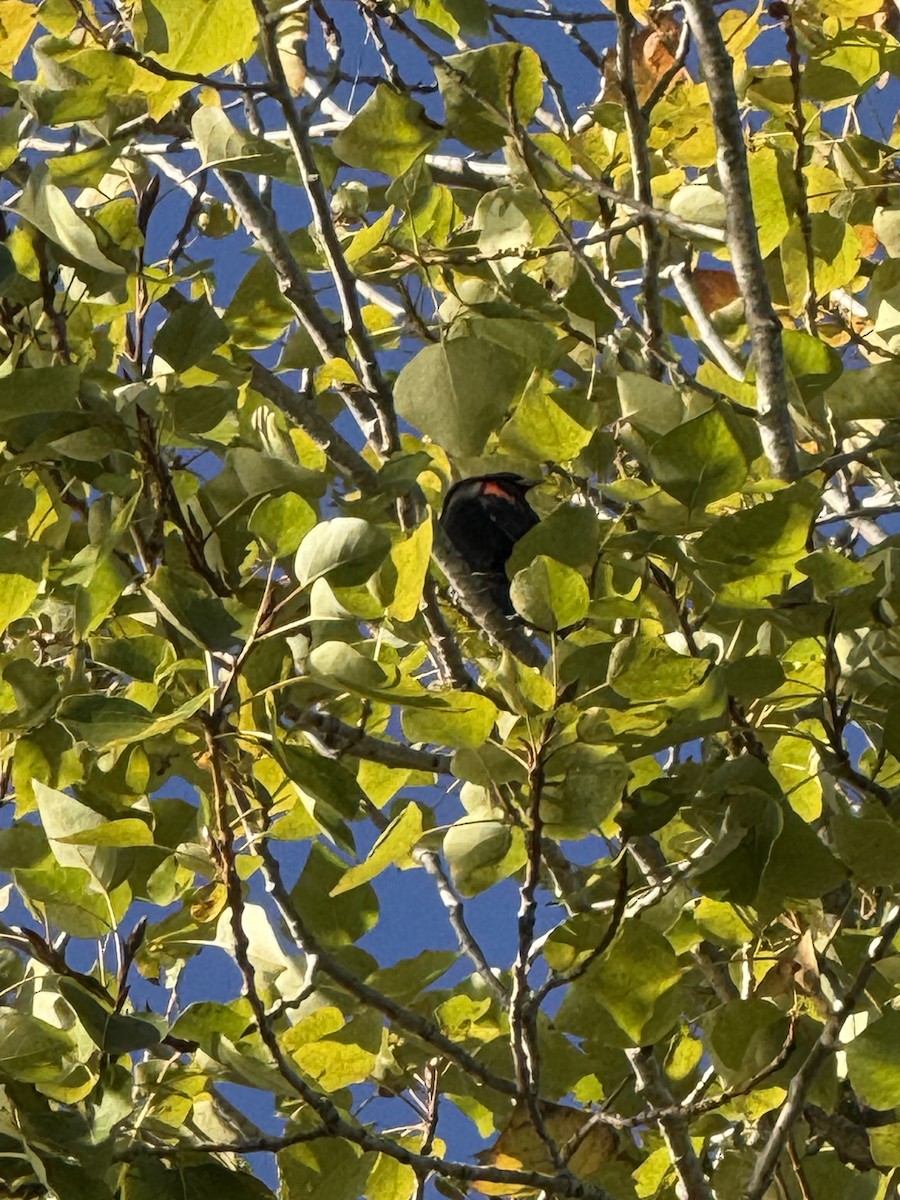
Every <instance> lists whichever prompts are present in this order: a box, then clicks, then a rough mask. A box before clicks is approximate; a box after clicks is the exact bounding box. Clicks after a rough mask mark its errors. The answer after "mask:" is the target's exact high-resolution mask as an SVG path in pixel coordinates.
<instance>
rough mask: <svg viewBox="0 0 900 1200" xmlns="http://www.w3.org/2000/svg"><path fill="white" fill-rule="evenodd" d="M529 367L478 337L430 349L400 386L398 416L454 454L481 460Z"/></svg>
mask: <svg viewBox="0 0 900 1200" xmlns="http://www.w3.org/2000/svg"><path fill="white" fill-rule="evenodd" d="M523 374H524V363H523V361H522V360H521V359H520V358H519V357H517V356H516V355H514V354H511V353H509V351H504V350H502V349H501V348H500V347H499V346H497V345H495V344H493V343H491V342H488V341H486V340H484V339H483V338H478V337H458V338H452V339H451V340H450V341H448V342H442V343H440V344H439V345H435V346H426V347H425V348H424V349H423V350H420V351H419V353H418V354H417V355H416V356H415V358H413V359H412V361H411V362H409V363H407V364H406V366H405V367H404V368H403V370H402V371H401V372H400V374H399V376H398V378H397V382H396V384H395V386H394V403H395V405H396V408H397V413H398V415H399V416H401V417H402V418H403V419H404V420H405V421H408V422H409V423H410V424H411V425H414V426H415V427H416V428H417V429H419V430H421V431H422V433H424V434H427V435H428V436H429V437H430V438H431V439H432V440H433V441H435V442H437V443H438V445H440V446H443V447H444V449H446V450H447V451H448V453H450V454H479V453H480V452H481V451H482V450H483V449H484V444H485V442H486V441H487V438H488V435H489V434H490V433H491V432H492V431H493V430H494V429H496V428H497V427H498V425H499V424H500V421H501V420H502V418H503V416H504V414H505V413H506V411H507V409H508V408H509V407H510V406H511V404H512V402H513V400H514V399H515V398H516V396H517V395H518V393H519V390H520V385H521V382H522V379H523Z"/></svg>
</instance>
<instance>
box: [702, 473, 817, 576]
mask: <svg viewBox="0 0 900 1200" xmlns="http://www.w3.org/2000/svg"><path fill="white" fill-rule="evenodd" d="M818 508H819V488H818V486H817V485H816V484H815V483H813V482H811V481H810V480H805V481H803V482H802V483H796V484H794V485H793V486H791V487H789V488H785V489H784V490H783V491H780V492H777V493H776V494H775V495H774V496H773V497H772V499H771V500H767V501H764V502H763V503H762V504H756V505H754V507H753V508H749V509H742V510H741V511H739V512H735V513H730V514H728V515H727V516H724V517H720V518H719V520H718V521H716V523H715V525H713V526H712V528H711V529H709V530H707V531H706V533H704V534H703V535H702V536H701V537H700V539H699V540H698V541H697V543H696V547H695V553H696V555H697V558H698V559H699V560H700V561H704V560H706V561H714V562H717V563H723V564H726V565H727V567H728V569H729V574H730V575H731V576H732V577H734V578H744V577H745V576H747V575H753V574H757V573H759V572H761V571H764V570H773V569H776V568H779V567H782V566H783V567H784V568H785V569H792V568H793V566H794V564H795V563H796V561H797V558H798V557H799V556H800V554H801V553H802V552H803V551H804V550H805V548H806V540H807V536H808V534H809V529H810V525H811V524H812V521H813V518H814V517H815V516H816V514H817V512H818Z"/></svg>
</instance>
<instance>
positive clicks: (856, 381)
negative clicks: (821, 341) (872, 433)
mask: <svg viewBox="0 0 900 1200" xmlns="http://www.w3.org/2000/svg"><path fill="white" fill-rule="evenodd" d="M898 388H900V363H896V362H886V363H878V364H877V365H876V366H874V367H862V368H860V369H859V370H858V371H845V372H844V374H843V375H842V376H841V377H840V379H839V380H838V381H837V382H836V383H834V384H832V386H831V387H830V388H829V389H828V393H827V395H826V397H825V398H826V400H827V402H828V407H829V408H830V409H831V411H832V413H833V415H834V418H835V420H837V421H840V422H846V421H859V420H872V419H880V420H891V419H892V418H893V417H894V416H895V415H896V404H897V389H898Z"/></svg>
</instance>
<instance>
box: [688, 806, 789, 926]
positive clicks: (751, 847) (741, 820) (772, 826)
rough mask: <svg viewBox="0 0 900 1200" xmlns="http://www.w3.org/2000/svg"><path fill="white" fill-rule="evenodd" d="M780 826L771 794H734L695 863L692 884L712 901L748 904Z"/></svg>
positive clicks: (780, 815) (756, 888)
mask: <svg viewBox="0 0 900 1200" xmlns="http://www.w3.org/2000/svg"><path fill="white" fill-rule="evenodd" d="M782 825H783V814H782V811H781V809H780V808H779V806H778V804H777V802H776V801H775V800H773V799H772V797H771V796H768V795H766V794H765V793H764V792H761V791H750V790H748V791H745V792H743V793H740V794H738V795H735V796H734V797H733V798H731V799H730V800H729V802H728V807H727V809H726V811H725V819H724V821H723V823H722V831H721V834H720V835H719V837H718V839H717V841H716V844H715V846H714V847H713V848H712V849H711V850H710V851H708V852H707V853H706V854H705V855H704V856H703V857H702V858H701V859H700V861H699V862H698V864H697V870H696V873H695V876H694V883H695V885H696V887H697V888H699V890H700V891H701V892H703V894H704V895H705V896H710V897H712V899H713V900H727V901H730V902H731V903H732V904H752V903H753V901H754V900H755V899H756V896H757V893H758V892H759V890H760V886H761V882H762V877H763V872H764V871H765V869H766V867H767V865H768V863H769V859H770V856H771V854H772V847H773V846H774V844H775V841H776V839H777V838H778V836H779V834H780V833H781V830H782Z"/></svg>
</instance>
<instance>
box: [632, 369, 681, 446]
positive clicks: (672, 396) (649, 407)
mask: <svg viewBox="0 0 900 1200" xmlns="http://www.w3.org/2000/svg"><path fill="white" fill-rule="evenodd" d="M616 386H617V388H618V390H619V404H620V405H621V410H622V419H623V420H626V421H630V422H631V424H632V425H634V426H635V428H637V429H639V430H641V431H644V432H647V433H655V434H657V435H658V434H663V433H668V432H669V431H670V430H673V429H676V428H677V427H678V426H679V425H681V423H682V421H683V420H684V401H683V400H682V398H681V394H680V392H678V390H677V389H676V388H673V387H671V386H670V385H669V384H667V383H660V382H659V380H657V379H652V378H651V377H650V376H649V375H637V374H635V373H634V372H633V371H620V372H619V373H618V375H617V376H616Z"/></svg>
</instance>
